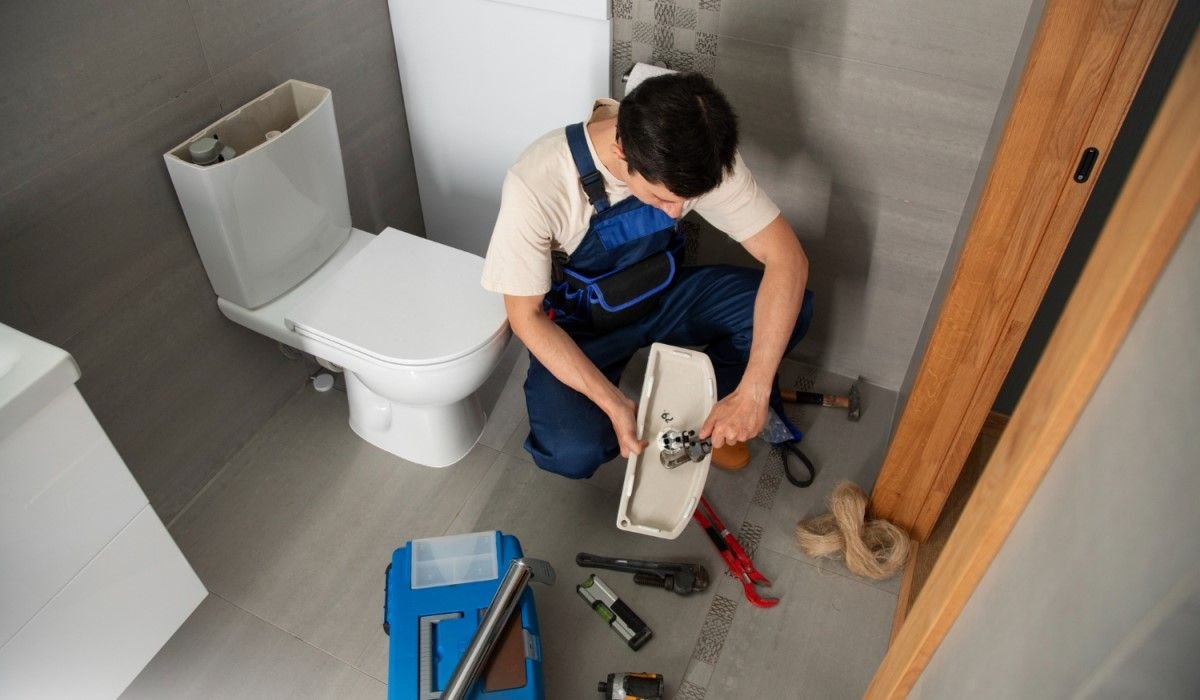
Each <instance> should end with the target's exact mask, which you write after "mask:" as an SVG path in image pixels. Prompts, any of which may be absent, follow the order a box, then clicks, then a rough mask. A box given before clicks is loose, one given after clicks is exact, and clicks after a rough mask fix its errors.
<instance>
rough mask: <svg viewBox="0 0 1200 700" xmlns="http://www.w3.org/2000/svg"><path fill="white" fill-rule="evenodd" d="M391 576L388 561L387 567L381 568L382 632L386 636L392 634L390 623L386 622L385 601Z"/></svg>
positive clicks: (390, 566) (390, 565)
mask: <svg viewBox="0 0 1200 700" xmlns="http://www.w3.org/2000/svg"><path fill="white" fill-rule="evenodd" d="M391 578H392V564H391V562H388V565H387V568H386V569H384V570H383V633H384V634H386V635H387V636H389V637H390V636H392V625H391V624H390V623H389V622H388V614H387V601H388V584H389V583H390V582H391Z"/></svg>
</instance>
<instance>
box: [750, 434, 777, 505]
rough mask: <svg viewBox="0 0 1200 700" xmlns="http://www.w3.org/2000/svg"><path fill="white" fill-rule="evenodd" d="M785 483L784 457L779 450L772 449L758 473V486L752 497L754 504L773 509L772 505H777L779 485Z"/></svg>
mask: <svg viewBox="0 0 1200 700" xmlns="http://www.w3.org/2000/svg"><path fill="white" fill-rule="evenodd" d="M782 483H783V459H782V458H781V457H780V454H779V450H774V449H773V450H771V451H770V453H769V454H768V455H767V462H766V464H764V465H763V469H762V473H760V474H759V475H758V486H756V487H755V489H754V498H753V499H751V501H750V502H751V503H752V504H753V505H756V506H758V507H759V508H763V509H764V510H771V506H773V505H775V495H776V494H777V493H779V486H780V484H782Z"/></svg>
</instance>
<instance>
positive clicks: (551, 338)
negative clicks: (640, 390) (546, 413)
mask: <svg viewBox="0 0 1200 700" xmlns="http://www.w3.org/2000/svg"><path fill="white" fill-rule="evenodd" d="M540 309H541V305H540V304H539V305H538V308H537V310H536V311H535V310H531V309H528V308H520V309H512V308H510V312H509V324H510V325H511V326H512V329H513V333H515V334H516V335H517V337H518V338H520V339H521V342H522V343H524V344H525V347H526V348H528V349H529V352H531V353H533V356H534V357H536V358H537V359H538V362H541V363H542V365H543V366H545V367H546V369H547V370H549V371H550V373H551V374H553V375H554V377H555V378H556V379H558V381H560V382H562V383H563V384H566V385H567V386H569V387H571V388H572V389H574V390H575V391H578V392H579V393H581V394H583V395H584V396H586V397H588V398H589V399H591V400H592V402H593V403H595V404H596V405H597V406H599V407H600V409H601V410H603V411H604V412H605V413H608V414H610V415H611V413H612V412H613V410H614V409H615V405H614V404H615V402H616V400H617V399H618V397H620V396H623V394H621V393H620V390H619V389H617V388H616V386H614V385H613V383H612V382H610V381H608V378H607V377H605V376H604V374H603V373H602V372H601V371H600V370H599V368H597V367H596V365H595V364H594V363H593V362H592V361H591V360H590V359H588V357H587V355H584V354H583V350H581V349H580V348H579V345H577V344H576V343H575V341H574V340H572V339H571V336H569V335H567V333H566V331H564V330H563V329H561V328H559V327H558V325H557V324H556V323H554V322H553V321H551V320H550V319H549V318H547V317H546V315H545V314H543V313H541V311H540Z"/></svg>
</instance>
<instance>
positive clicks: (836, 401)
mask: <svg viewBox="0 0 1200 700" xmlns="http://www.w3.org/2000/svg"><path fill="white" fill-rule="evenodd" d="M862 382H863V378H862V377H861V376H860V377H859V378H858V379H857V380H855V382H854V383H853V384H851V385H850V392H849V394H848V395H846V396H839V395H837V394H817V393H814V392H811V391H796V390H795V389H781V390H780V391H779V394H780V398H782V399H783V400H784V401H788V402H791V403H808V404H814V405H817V406H831V407H833V408H844V409H846V418H848V419H850V420H852V421H857V420H858V419H859V418H862V393H861V391H860V390H859V385H860V384H862Z"/></svg>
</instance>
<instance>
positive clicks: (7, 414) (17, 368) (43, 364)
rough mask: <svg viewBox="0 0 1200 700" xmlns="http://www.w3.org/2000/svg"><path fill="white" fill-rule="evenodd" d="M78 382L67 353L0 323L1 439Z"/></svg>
mask: <svg viewBox="0 0 1200 700" xmlns="http://www.w3.org/2000/svg"><path fill="white" fill-rule="evenodd" d="M78 379H79V366H78V365H76V364H75V360H74V358H72V357H71V355H70V354H69V353H67V351H66V350H62V349H60V348H56V347H54V346H53V345H51V344H49V343H46V342H43V341H41V340H38V339H37V338H34V337H33V336H29V335H26V334H24V333H22V332H21V331H18V330H16V329H14V328H10V327H8V326H6V325H4V324H2V323H0V440H3V439H4V438H5V437H7V436H8V435H9V434H10V433H12V431H13V430H15V429H16V428H17V426H19V425H21V424H22V423H24V422H25V421H26V420H27V419H29V418H30V417H31V416H32V415H33V414H35V413H37V412H38V411H39V410H41V408H42V407H43V406H45V405H46V403H47V402H49V401H50V400H51V399H53V398H54V397H56V396H58V395H59V394H60V393H62V391H63V390H64V389H66V388H67V387H69V386H71V385H72V384H74V383H75V382H76V380H78Z"/></svg>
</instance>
